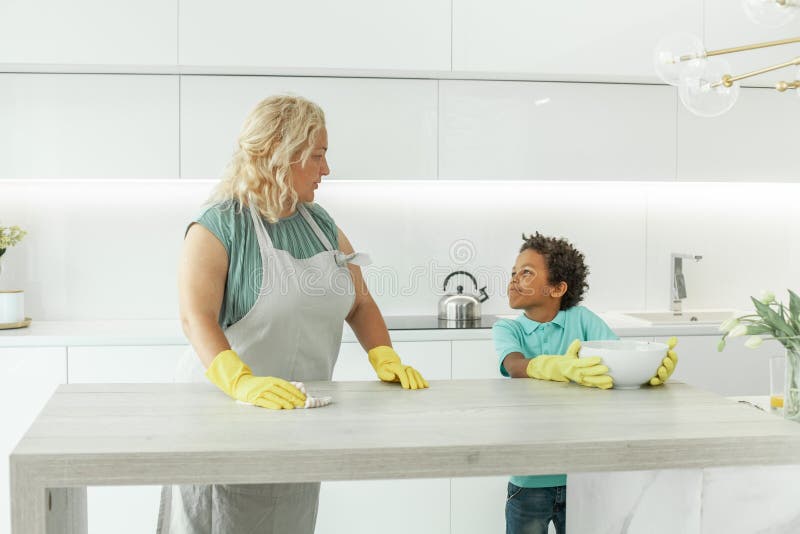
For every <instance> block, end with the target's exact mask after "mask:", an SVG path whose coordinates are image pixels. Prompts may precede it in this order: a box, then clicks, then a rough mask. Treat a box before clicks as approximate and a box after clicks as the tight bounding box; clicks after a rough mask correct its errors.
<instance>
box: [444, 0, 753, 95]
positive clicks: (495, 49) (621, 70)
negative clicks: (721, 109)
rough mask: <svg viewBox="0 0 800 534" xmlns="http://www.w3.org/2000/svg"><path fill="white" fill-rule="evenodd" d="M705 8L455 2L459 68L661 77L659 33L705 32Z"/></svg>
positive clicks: (679, 2)
mask: <svg viewBox="0 0 800 534" xmlns="http://www.w3.org/2000/svg"><path fill="white" fill-rule="evenodd" d="M720 1H722V0H720ZM731 3H735V2H731ZM737 6H738V3H737ZM701 9H702V6H701V2H697V1H696V0H675V1H672V2H655V3H654V2H638V1H637V0H617V1H616V2H614V3H613V4H607V3H604V2H595V1H593V0H578V1H575V2H530V1H527V0H499V1H494V2H483V1H480V0H454V1H453V70H456V71H492V72H523V73H535V74H541V75H551V76H553V77H556V76H559V75H562V76H575V77H577V76H581V77H585V78H589V79H595V80H596V79H609V78H612V77H624V78H625V79H632V80H655V79H656V77H655V73H654V72H653V64H652V53H653V48H654V47H655V45H656V43H657V42H658V40H659V38H660V37H661V36H662V35H666V34H669V33H673V32H676V31H684V32H690V33H694V34H696V35H699V34H700V32H701V29H702V28H701V19H700V17H701V15H702V12H701ZM720 22H722V21H720ZM554 79H558V78H554Z"/></svg>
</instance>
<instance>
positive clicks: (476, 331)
mask: <svg viewBox="0 0 800 534" xmlns="http://www.w3.org/2000/svg"><path fill="white" fill-rule="evenodd" d="M598 315H600V317H602V318H603V319H604V320H605V321H606V323H608V325H609V326H610V327H611V328H612V329H613V330H614V332H616V333H617V335H619V336H622V337H663V336H672V335H676V336H679V335H685V336H703V335H717V334H719V332H718V329H717V325H713V324H699V325H688V324H687V325H665V326H651V325H650V324H649V323H647V322H645V321H641V320H638V319H634V318H631V317H627V316H625V315H623V314H622V313H619V312H605V313H599V314H598ZM486 317H492V318H496V317H507V316H502V315H501V316H486ZM489 321H490V320H489V319H487V320H485V321H483V324H482V325H481V327H480V328H439V327H438V320H437V319H436V316H435V315H430V316H419V315H415V316H391V315H389V316H386V322H387V324H388V325H389V329H390V331H391V335H392V340H393V341H439V340H453V339H458V340H471V339H492V331H491V328H490V326H491V325H490V324H489ZM434 322H436V323H437V328H435V329H434V328H433V323H434ZM414 324H419V325H423V326H424V327H420V328H419V329H413V325H414ZM342 341H343V342H346V343H352V342H355V341H356V337H355V335H354V334H353V332H352V330H350V328H349V327H348V326H347V325H345V327H344V332H343V336H342ZM187 344H188V341H187V340H186V337H185V336H184V335H183V332H182V330H181V325H180V321H178V320H176V319H174V320H169V319H164V320H113V321H108V320H106V321H37V320H35V318H34V320H33V322H32V323H31V325H30V326H29V327H28V328H19V329H15V330H0V348H2V347H66V346H122V345H134V346H146V345H187Z"/></svg>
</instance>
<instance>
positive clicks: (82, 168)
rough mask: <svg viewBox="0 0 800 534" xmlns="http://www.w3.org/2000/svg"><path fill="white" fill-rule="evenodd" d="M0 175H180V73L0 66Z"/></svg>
mask: <svg viewBox="0 0 800 534" xmlns="http://www.w3.org/2000/svg"><path fill="white" fill-rule="evenodd" d="M0 117H2V118H0V179H23V178H25V179H28V178H46V179H53V178H70V179H81V178H97V179H114V178H128V179H130V178H136V179H138V178H175V177H176V176H177V175H178V80H177V77H176V76H149V75H127V74H124V75H117V74H105V75H99V74H98V75H95V74H0Z"/></svg>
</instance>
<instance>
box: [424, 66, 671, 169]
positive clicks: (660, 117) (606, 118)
mask: <svg viewBox="0 0 800 534" xmlns="http://www.w3.org/2000/svg"><path fill="white" fill-rule="evenodd" d="M675 106H676V98H675V91H674V89H673V88H672V87H664V86H652V85H626V84H594V83H543V82H496V81H480V82H466V81H442V82H440V88H439V117H440V119H439V171H440V172H439V175H440V177H442V178H479V179H499V180H518V179H538V180H674V179H675Z"/></svg>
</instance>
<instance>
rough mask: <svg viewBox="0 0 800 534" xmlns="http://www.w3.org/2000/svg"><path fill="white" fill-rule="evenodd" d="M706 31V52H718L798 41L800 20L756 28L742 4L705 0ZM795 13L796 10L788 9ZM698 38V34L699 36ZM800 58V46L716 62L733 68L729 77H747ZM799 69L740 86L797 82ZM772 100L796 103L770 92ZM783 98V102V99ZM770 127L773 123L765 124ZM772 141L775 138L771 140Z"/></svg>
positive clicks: (792, 69)
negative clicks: (779, 25)
mask: <svg viewBox="0 0 800 534" xmlns="http://www.w3.org/2000/svg"><path fill="white" fill-rule="evenodd" d="M702 4H703V8H704V16H703V21H704V24H703V25H704V31H703V35H704V37H705V45H706V49H707V50H718V49H721V48H731V47H734V46H741V45H748V44H754V43H760V42H765V41H777V40H778V39H785V38H788V37H797V36H798V35H799V34H800V17H796V18H795V19H794V20H793V21H792V22H790V23H789V24H787V25H785V26H782V27H779V28H771V27H769V26H765V25H763V24H757V23H755V22H753V21H752V20H750V19H749V18H748V17H747V15H746V13H745V11H744V9H742V2H731V1H730V0H704V1H703V2H702ZM787 9H794V10H796V9H797V8H796V7H794V8H791V7H790V8H787ZM698 36H699V34H698ZM798 54H800V44H797V43H794V44H789V45H783V46H777V47H772V48H764V49H761V50H749V51H747V52H738V53H735V54H726V55H722V56H718V58H717V59H723V60H725V61H727V62H728V63H729V64H730V66H731V71H730V74H731V75H733V76H735V75H737V74H744V73H746V72H751V71H754V70H758V69H761V68H764V67H768V66H770V65H777V64H778V63H785V62H786V61H789V60H790V59H794V58H795V57H797V56H798ZM796 69H797V67H787V68H785V69H781V70H777V71H774V72H768V73H766V74H762V75H760V76H756V77H753V78H749V79H747V80H742V82H741V83H743V84H745V85H749V86H754V85H755V86H760V87H774V86H775V82H777V81H779V80H786V81H791V80H794V79H795V71H796ZM771 93H773V97H775V98H780V99H782V100H783V99H785V100H796V98H791V96H790V95H788V94H785V95H779V94H778V93H776V92H775V91H774V90H773V91H771ZM781 97H783V98H781ZM786 97H789V98H786ZM764 122H769V123H771V122H772V121H771V120H770V121H764ZM771 137H772V136H771Z"/></svg>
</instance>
